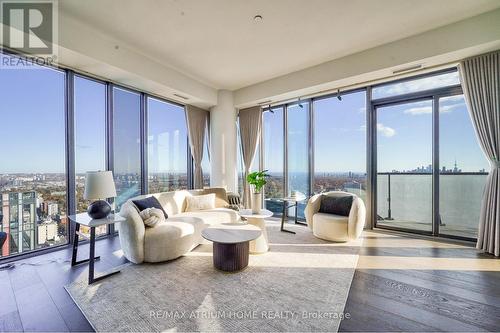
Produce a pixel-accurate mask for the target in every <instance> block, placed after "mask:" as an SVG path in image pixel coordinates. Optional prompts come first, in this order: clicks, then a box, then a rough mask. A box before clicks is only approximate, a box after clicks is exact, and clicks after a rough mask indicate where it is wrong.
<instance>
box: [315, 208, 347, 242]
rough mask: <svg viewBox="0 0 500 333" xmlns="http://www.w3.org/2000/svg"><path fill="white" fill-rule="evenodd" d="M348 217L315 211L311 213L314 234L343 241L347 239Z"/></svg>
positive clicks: (326, 238) (335, 240) (330, 239)
mask: <svg viewBox="0 0 500 333" xmlns="http://www.w3.org/2000/svg"><path fill="white" fill-rule="evenodd" d="M348 225H349V218H348V217H345V216H341V215H335V214H327V213H316V214H314V215H313V234H314V236H316V237H318V238H321V239H325V240H329V241H334V242H345V241H347V240H348V239H349V234H348Z"/></svg>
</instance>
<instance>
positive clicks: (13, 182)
mask: <svg viewBox="0 0 500 333" xmlns="http://www.w3.org/2000/svg"><path fill="white" fill-rule="evenodd" d="M2 57H6V58H10V56H8V55H2ZM0 103H1V110H2V111H1V115H0V123H1V124H2V126H1V131H0V151H1V152H2V159H1V162H0V196H1V197H0V201H1V204H2V207H1V210H0V222H1V224H0V230H1V231H3V232H6V233H7V234H8V239H7V241H6V242H5V243H4V245H3V247H2V248H1V249H0V254H1V256H2V257H4V256H9V255H13V254H19V253H23V252H27V251H32V250H36V249H40V248H46V247H50V246H54V245H59V244H64V243H66V242H67V241H68V219H67V209H66V202H67V201H66V195H67V189H66V173H65V160H66V153H65V142H66V140H65V72H63V71H59V70H54V69H50V68H45V67H39V66H36V65H32V64H29V65H25V64H23V63H20V64H19V65H18V66H16V67H12V68H8V69H2V73H1V75H0Z"/></svg>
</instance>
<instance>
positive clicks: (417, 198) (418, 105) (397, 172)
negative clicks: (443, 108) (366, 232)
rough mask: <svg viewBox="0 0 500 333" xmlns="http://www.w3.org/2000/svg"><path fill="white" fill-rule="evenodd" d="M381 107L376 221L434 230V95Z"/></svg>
mask: <svg viewBox="0 0 500 333" xmlns="http://www.w3.org/2000/svg"><path fill="white" fill-rule="evenodd" d="M375 110H376V115H375V116H376V126H375V130H376V151H377V155H376V156H377V163H376V165H377V182H376V183H377V202H376V213H377V215H376V216H377V218H376V225H377V226H382V227H389V228H395V229H405V230H412V231H418V232H424V233H431V232H432V230H433V228H432V223H433V183H432V182H433V103H432V99H422V100H418V101H413V102H408V103H397V104H388V105H381V106H378V107H377V108H376V109H375Z"/></svg>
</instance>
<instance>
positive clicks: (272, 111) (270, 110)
mask: <svg viewBox="0 0 500 333" xmlns="http://www.w3.org/2000/svg"><path fill="white" fill-rule="evenodd" d="M268 108H269V112H271V113H274V110H273V109H271V104H269V106H268Z"/></svg>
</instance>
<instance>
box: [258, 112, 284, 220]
mask: <svg viewBox="0 0 500 333" xmlns="http://www.w3.org/2000/svg"><path fill="white" fill-rule="evenodd" d="M283 124H284V107H277V108H271V109H270V110H265V111H264V113H263V115H262V136H263V137H262V144H263V149H264V151H263V157H264V161H263V168H264V169H265V170H267V173H268V174H269V178H268V180H267V184H266V186H265V188H264V198H265V201H264V204H265V208H266V209H269V210H270V211H272V212H273V213H275V214H281V213H282V211H283V201H282V200H281V199H282V198H283V197H284V196H285V195H284V194H285V173H284V162H285V161H284V156H285V155H284V127H283Z"/></svg>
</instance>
